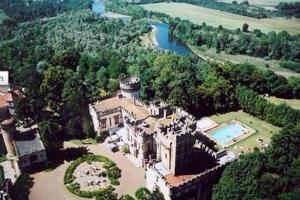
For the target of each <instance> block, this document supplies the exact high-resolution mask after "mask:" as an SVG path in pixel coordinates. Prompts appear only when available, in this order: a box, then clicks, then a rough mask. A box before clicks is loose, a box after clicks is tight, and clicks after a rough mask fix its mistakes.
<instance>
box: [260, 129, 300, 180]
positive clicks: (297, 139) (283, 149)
mask: <svg viewBox="0 0 300 200" xmlns="http://www.w3.org/2000/svg"><path fill="white" fill-rule="evenodd" d="M271 146H272V147H273V148H270V149H268V150H267V152H266V154H267V155H268V166H269V167H270V168H271V169H273V170H274V171H276V172H277V173H279V174H283V173H285V172H287V171H288V168H289V166H291V164H292V162H293V160H295V159H296V158H297V157H298V156H299V155H300V124H298V125H296V126H287V127H285V128H283V129H282V131H281V132H280V134H277V135H274V136H273V138H272V142H271Z"/></svg>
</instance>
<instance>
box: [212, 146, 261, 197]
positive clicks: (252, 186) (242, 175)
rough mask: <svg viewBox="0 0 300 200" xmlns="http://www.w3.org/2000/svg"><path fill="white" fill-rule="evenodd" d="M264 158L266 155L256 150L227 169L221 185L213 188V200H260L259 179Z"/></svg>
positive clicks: (220, 182)
mask: <svg viewBox="0 0 300 200" xmlns="http://www.w3.org/2000/svg"><path fill="white" fill-rule="evenodd" d="M263 158H264V155H263V154H262V153H260V152H259V151H258V150H255V151H254V152H253V153H251V154H247V155H245V156H242V157H241V158H240V159H239V160H238V161H236V162H234V163H231V164H230V165H229V166H228V167H226V168H225V170H224V172H223V175H222V177H221V179H220V181H219V183H218V184H217V185H216V186H215V187H214V188H213V195H212V199H213V200H222V199H224V200H227V199H245V200H246V199H258V198H259V197H260V196H259V195H260V194H259V193H258V188H259V185H258V181H257V177H258V176H259V175H260V173H261V170H262V169H263Z"/></svg>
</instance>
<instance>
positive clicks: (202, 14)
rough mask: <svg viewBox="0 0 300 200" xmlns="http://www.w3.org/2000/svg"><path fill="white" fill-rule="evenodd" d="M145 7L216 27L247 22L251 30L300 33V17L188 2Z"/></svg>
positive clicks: (156, 4)
mask: <svg viewBox="0 0 300 200" xmlns="http://www.w3.org/2000/svg"><path fill="white" fill-rule="evenodd" d="M143 7H144V8H145V9H146V10H149V11H150V10H151V11H156V12H161V13H166V14H168V15H170V16H172V17H179V18H181V19H186V20H189V21H191V22H193V23H195V24H199V25H201V24H202V23H203V22H205V23H206V24H208V25H211V26H215V27H218V26H219V25H222V26H223V27H225V28H228V29H236V28H242V26H243V24H244V23H247V24H249V29H250V30H253V29H260V30H262V31H263V32H270V31H276V32H279V31H283V30H285V31H288V32H290V33H292V34H298V33H300V20H299V19H298V20H297V19H285V18H267V19H256V18H251V17H246V16H241V15H235V14H231V13H228V12H222V11H219V10H213V9H209V8H204V7H201V6H195V5H191V4H186V3H151V4H145V5H143Z"/></svg>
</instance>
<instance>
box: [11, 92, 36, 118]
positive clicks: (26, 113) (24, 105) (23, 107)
mask: <svg viewBox="0 0 300 200" xmlns="http://www.w3.org/2000/svg"><path fill="white" fill-rule="evenodd" d="M32 116H33V113H32V112H31V107H30V104H29V101H28V99H27V98H23V97H20V98H18V99H17V101H16V103H15V118H16V120H18V121H24V122H25V123H26V120H27V118H29V117H32Z"/></svg>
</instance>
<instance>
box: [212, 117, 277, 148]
mask: <svg viewBox="0 0 300 200" xmlns="http://www.w3.org/2000/svg"><path fill="white" fill-rule="evenodd" d="M210 118H211V119H212V120H214V121H216V122H218V123H220V124H221V123H224V122H226V121H230V120H238V121H240V122H242V123H243V124H246V125H247V126H249V127H251V128H252V129H254V130H256V133H254V134H253V135H251V136H249V137H248V138H246V139H244V140H242V141H240V142H238V143H236V144H233V145H232V146H230V147H229V149H231V150H232V151H234V152H236V153H239V152H241V151H243V152H248V151H249V148H250V150H253V148H254V147H258V148H260V147H261V143H260V142H259V141H258V139H262V140H263V143H264V144H270V141H271V137H272V136H273V135H274V134H276V133H278V132H279V130H280V128H278V127H276V126H273V125H272V124H269V123H267V122H265V121H263V120H260V119H258V118H256V117H254V116H252V115H249V114H247V113H245V112H243V111H237V112H229V113H226V114H216V115H213V116H210Z"/></svg>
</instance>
